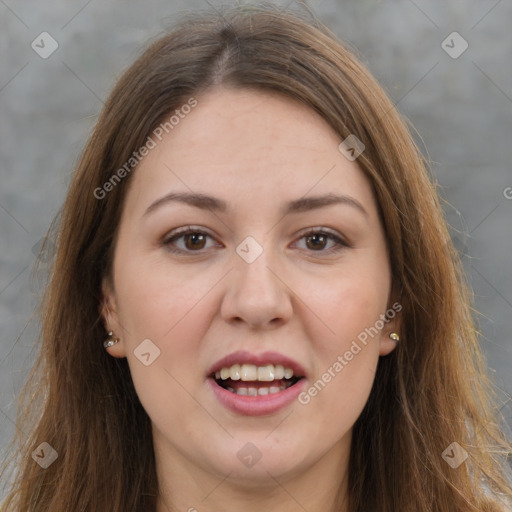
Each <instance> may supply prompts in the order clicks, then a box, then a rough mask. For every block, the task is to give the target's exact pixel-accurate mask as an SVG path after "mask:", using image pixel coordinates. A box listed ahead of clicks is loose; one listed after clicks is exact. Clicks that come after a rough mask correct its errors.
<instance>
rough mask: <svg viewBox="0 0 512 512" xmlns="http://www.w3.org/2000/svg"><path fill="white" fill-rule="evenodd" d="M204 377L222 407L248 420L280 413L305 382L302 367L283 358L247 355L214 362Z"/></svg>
mask: <svg viewBox="0 0 512 512" xmlns="http://www.w3.org/2000/svg"><path fill="white" fill-rule="evenodd" d="M207 377H208V379H207V380H208V382H209V383H210V387H211V389H212V390H213V393H214V395H215V396H216V397H217V399H218V400H219V402H220V403H221V404H222V405H224V406H225V407H227V408H228V409H229V410H231V411H232V412H235V413H238V414H243V415H247V416H257V415H268V414H272V413H275V412H277V411H279V410H281V409H283V408H284V407H286V406H287V405H289V404H290V403H291V402H293V400H294V399H295V398H296V397H297V396H298V395H299V393H300V392H301V390H302V389H303V388H304V387H305V385H306V384H305V383H306V378H307V376H306V372H305V371H304V369H303V368H302V366H300V365H299V364H298V363H297V362H295V361H293V360H292V359H290V358H288V357H286V356H283V355H281V354H278V353H275V352H265V353H264V354H260V355H254V354H251V353H249V352H246V351H239V352H235V353H233V354H230V355H229V356H227V357H225V358H223V359H221V360H220V361H217V363H215V364H214V365H213V366H212V367H211V368H210V370H209V372H208V375H207Z"/></svg>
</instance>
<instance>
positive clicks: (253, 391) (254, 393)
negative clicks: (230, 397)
mask: <svg viewBox="0 0 512 512" xmlns="http://www.w3.org/2000/svg"><path fill="white" fill-rule="evenodd" d="M247 394H248V395H249V396H258V390H257V389H256V388H247Z"/></svg>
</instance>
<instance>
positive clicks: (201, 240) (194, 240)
mask: <svg viewBox="0 0 512 512" xmlns="http://www.w3.org/2000/svg"><path fill="white" fill-rule="evenodd" d="M183 238H184V240H185V247H186V248H187V249H190V250H194V249H203V247H204V245H205V243H206V237H205V236H204V235H203V234H202V233H192V234H189V235H183Z"/></svg>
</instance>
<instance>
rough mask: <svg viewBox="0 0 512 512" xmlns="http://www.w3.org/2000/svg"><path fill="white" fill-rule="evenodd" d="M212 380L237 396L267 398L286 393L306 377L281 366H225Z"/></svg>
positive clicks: (212, 376) (213, 375)
mask: <svg viewBox="0 0 512 512" xmlns="http://www.w3.org/2000/svg"><path fill="white" fill-rule="evenodd" d="M211 378H212V379H214V380H215V383H216V384H217V385H218V386H220V387H221V388H224V389H226V390H227V391H229V392H231V393H234V394H236V395H241V396H265V395H273V394H276V393H279V392H281V391H285V390H286V389H288V388H291V387H292V386H294V385H296V384H297V383H298V382H299V380H301V379H303V378H304V377H303V376H297V375H295V374H294V371H293V370H292V369H291V368H289V367H287V366H283V365H280V364H276V365H274V364H267V365H264V366H256V365H255V364H234V365H232V366H223V367H222V368H221V369H220V370H217V371H216V372H215V373H213V374H212V375H211Z"/></svg>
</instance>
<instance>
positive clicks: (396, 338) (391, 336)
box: [389, 332, 400, 341]
mask: <svg viewBox="0 0 512 512" xmlns="http://www.w3.org/2000/svg"><path fill="white" fill-rule="evenodd" d="M389 337H390V338H391V339H392V340H393V341H400V336H398V334H397V333H396V332H392V333H391V334H390V335H389Z"/></svg>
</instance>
